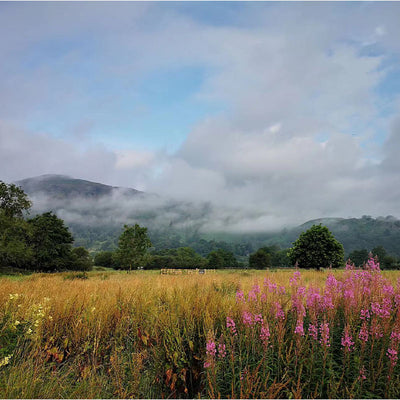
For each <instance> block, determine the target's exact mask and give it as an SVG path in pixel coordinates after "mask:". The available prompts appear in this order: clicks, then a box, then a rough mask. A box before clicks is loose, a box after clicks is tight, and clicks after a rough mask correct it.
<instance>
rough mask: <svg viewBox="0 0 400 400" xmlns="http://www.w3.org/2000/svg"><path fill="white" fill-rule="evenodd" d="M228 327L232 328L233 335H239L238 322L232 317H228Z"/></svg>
mask: <svg viewBox="0 0 400 400" xmlns="http://www.w3.org/2000/svg"><path fill="white" fill-rule="evenodd" d="M226 327H227V328H229V329H230V330H231V333H232V335H237V331H236V324H235V321H234V320H233V319H232V318H230V317H226Z"/></svg>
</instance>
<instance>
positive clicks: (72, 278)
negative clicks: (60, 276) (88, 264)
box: [64, 271, 89, 281]
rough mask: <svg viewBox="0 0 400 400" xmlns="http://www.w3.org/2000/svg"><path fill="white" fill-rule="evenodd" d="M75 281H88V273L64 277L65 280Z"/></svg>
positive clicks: (76, 273)
mask: <svg viewBox="0 0 400 400" xmlns="http://www.w3.org/2000/svg"><path fill="white" fill-rule="evenodd" d="M75 279H83V280H86V279H89V275H88V274H87V273H86V271H83V272H71V273H69V274H67V275H65V276H64V280H69V281H73V280H75Z"/></svg>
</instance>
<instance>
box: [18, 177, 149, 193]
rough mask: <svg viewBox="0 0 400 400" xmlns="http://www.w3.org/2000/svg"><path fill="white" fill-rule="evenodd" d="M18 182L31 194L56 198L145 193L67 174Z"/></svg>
mask: <svg viewBox="0 0 400 400" xmlns="http://www.w3.org/2000/svg"><path fill="white" fill-rule="evenodd" d="M16 184H17V185H19V186H21V187H22V189H23V190H24V191H25V192H26V193H27V194H28V195H29V196H34V195H38V194H43V195H46V196H49V197H52V198H55V199H65V198H74V197H75V198H76V197H80V198H89V199H98V198H100V197H102V196H110V195H112V194H113V193H114V192H119V193H124V194H125V195H127V196H134V195H136V194H139V193H143V192H140V191H139V190H136V189H129V188H120V187H115V186H108V185H104V184H102V183H95V182H91V181H86V180H83V179H75V178H71V177H69V176H66V175H50V174H49V175H41V176H37V177H34V178H28V179H23V180H21V181H17V182H16Z"/></svg>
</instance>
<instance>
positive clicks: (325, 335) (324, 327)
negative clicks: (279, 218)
mask: <svg viewBox="0 0 400 400" xmlns="http://www.w3.org/2000/svg"><path fill="white" fill-rule="evenodd" d="M319 332H320V334H321V339H320V341H319V342H320V343H321V345H322V347H330V343H329V323H328V322H324V323H323V324H321V325H320V327H319Z"/></svg>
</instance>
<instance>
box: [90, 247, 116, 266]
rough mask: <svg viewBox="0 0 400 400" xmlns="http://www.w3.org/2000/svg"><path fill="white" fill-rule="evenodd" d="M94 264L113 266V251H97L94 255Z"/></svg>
mask: <svg viewBox="0 0 400 400" xmlns="http://www.w3.org/2000/svg"><path fill="white" fill-rule="evenodd" d="M94 265H96V266H98V267H105V268H112V266H113V252H112V251H102V252H100V253H97V254H96V255H95V257H94Z"/></svg>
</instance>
